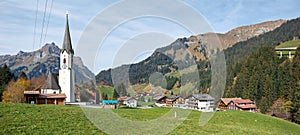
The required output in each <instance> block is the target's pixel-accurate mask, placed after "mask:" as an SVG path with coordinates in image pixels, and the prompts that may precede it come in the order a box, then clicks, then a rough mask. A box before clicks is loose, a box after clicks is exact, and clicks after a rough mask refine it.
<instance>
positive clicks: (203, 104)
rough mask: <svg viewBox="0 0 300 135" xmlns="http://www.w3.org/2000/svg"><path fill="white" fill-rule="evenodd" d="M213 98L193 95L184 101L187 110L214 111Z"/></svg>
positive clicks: (205, 95) (204, 95)
mask: <svg viewBox="0 0 300 135" xmlns="http://www.w3.org/2000/svg"><path fill="white" fill-rule="evenodd" d="M214 100H215V99H214V98H213V97H211V96H210V95H208V94H193V95H191V96H190V97H188V98H187V99H186V104H187V108H188V109H194V110H199V111H202V112H212V111H214Z"/></svg>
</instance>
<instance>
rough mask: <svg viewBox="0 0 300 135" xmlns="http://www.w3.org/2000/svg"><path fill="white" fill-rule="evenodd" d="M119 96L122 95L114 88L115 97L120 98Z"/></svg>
mask: <svg viewBox="0 0 300 135" xmlns="http://www.w3.org/2000/svg"><path fill="white" fill-rule="evenodd" d="M118 97H120V95H119V93H118V92H117V91H116V89H114V95H113V99H118Z"/></svg>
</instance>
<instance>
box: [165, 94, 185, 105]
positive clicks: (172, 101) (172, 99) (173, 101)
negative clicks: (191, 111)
mask: <svg viewBox="0 0 300 135" xmlns="http://www.w3.org/2000/svg"><path fill="white" fill-rule="evenodd" d="M181 104H185V99H184V98H182V97H180V96H177V95H171V96H169V97H168V98H166V106H167V107H175V106H176V107H178V106H180V105H181Z"/></svg>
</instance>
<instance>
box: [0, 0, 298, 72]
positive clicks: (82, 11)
mask: <svg viewBox="0 0 300 135" xmlns="http://www.w3.org/2000/svg"><path fill="white" fill-rule="evenodd" d="M52 2H53V3H52ZM134 2H135V3H134ZM143 2H144V3H147V2H145V1H143ZM155 2H157V1H155V0H154V1H152V3H151V4H152V5H151V4H150V5H149V4H148V5H149V7H151V6H153V7H157V8H152V9H145V8H147V4H145V5H143V3H142V2H137V1H130V2H127V1H126V0H125V1H112V0H84V1H83V0H47V8H46V12H45V21H44V29H43V30H42V25H43V24H42V22H43V16H44V9H45V4H46V0H38V10H37V11H38V12H37V21H36V27H35V17H36V7H37V6H36V4H37V0H26V1H20V0H2V1H0V17H1V19H0V55H5V54H11V55H12V54H16V53H17V52H18V51H20V50H22V51H33V50H37V49H39V48H40V47H41V46H43V45H44V44H45V43H51V42H54V43H55V44H57V45H58V46H61V43H62V40H63V34H64V27H65V13H66V11H67V10H68V12H69V14H70V15H69V16H70V18H69V20H70V31H71V36H72V43H73V48H74V49H75V55H79V56H81V55H82V56H81V57H82V58H83V61H84V63H85V64H86V65H87V66H88V67H89V68H90V69H91V70H92V71H93V72H94V73H98V72H99V71H100V70H103V69H108V68H110V67H115V66H118V65H121V64H125V63H132V62H137V61H139V60H141V59H143V58H145V57H147V56H149V55H150V54H151V53H152V52H153V51H154V50H155V48H158V47H162V46H166V45H168V44H170V43H171V42H172V41H174V40H175V39H176V38H179V37H189V36H190V35H191V34H201V33H203V32H208V31H212V32H219V33H225V32H227V31H229V30H230V29H233V28H235V27H238V26H243V25H249V24H255V23H260V22H263V21H271V20H277V19H293V18H297V17H299V16H300V9H299V5H300V1H299V0H272V1H266V0H185V1H175V0H174V1H172V2H171V3H170V1H168V0H167V1H163V2H159V3H155ZM167 2H169V3H167ZM51 3H52V4H53V5H52V10H51V14H50V17H49V13H50V7H51ZM175 3H177V4H175ZM178 3H179V4H178ZM135 4H136V6H135ZM180 4H181V5H182V6H180ZM115 5H117V8H116V6H115ZM187 7H189V9H191V10H189V9H187ZM192 10H193V11H195V12H197V13H198V14H199V15H200V16H202V17H203V18H201V19H202V21H205V24H209V26H210V27H209V28H207V29H206V27H207V26H206V25H205V24H202V23H201V22H197V21H196V20H197V19H193V17H195V16H194V14H193V13H191V12H193V11H192ZM127 11H128V12H127ZM142 11H147V12H148V11H149V12H151V13H153V14H161V16H151V15H152V14H149V15H148V14H147V12H142ZM136 12H139V13H143V14H145V15H144V16H138V17H136V18H133V17H131V18H129V19H127V20H126V21H124V19H126V18H124V17H126V16H127V17H130V15H136ZM101 17H102V18H101ZM172 17H174V18H172ZM176 17H177V18H183V19H182V20H179V21H178V20H176ZM119 18H123V21H122V20H121V19H119ZM198 18H199V17H198ZM118 19H119V20H120V21H122V22H121V23H118V24H117V23H116V24H117V25H112V24H114V23H113V22H114V21H115V20H118ZM95 20H98V22H97V21H95ZM173 20H175V21H173ZM99 21H100V22H99ZM48 22H49V23H48ZM183 24H184V25H183ZM94 25H97V27H91V26H94ZM47 26H48V27H47ZM187 26H190V27H187ZM198 26H199V29H197V28H198ZM110 27H111V28H112V29H107V31H109V34H106V35H101V34H100V35H99V37H100V38H99V39H95V40H100V39H102V40H101V41H97V42H95V43H96V44H95V45H93V47H90V48H89V47H88V45H86V46H84V45H83V44H85V43H86V44H89V43H92V42H90V41H89V42H84V40H82V39H84V38H82V37H83V36H84V34H85V32H86V31H88V30H89V28H91V29H93V28H97V29H96V30H97V31H98V32H99V31H100V32H99V33H101V30H102V29H103V30H104V31H105V30H106V28H110ZM34 28H36V29H35V31H36V32H35V35H34ZM42 31H43V35H42V36H41V33H42ZM46 31H47V33H46ZM93 36H95V35H93ZM103 36H105V37H103ZM81 40H82V41H81ZM83 46H84V47H83ZM137 46H138V47H137ZM86 48H88V49H86ZM85 49H86V50H91V52H94V53H91V54H90V55H89V51H85ZM83 55H84V56H83ZM89 58H92V60H91V59H89ZM120 59H122V60H120Z"/></svg>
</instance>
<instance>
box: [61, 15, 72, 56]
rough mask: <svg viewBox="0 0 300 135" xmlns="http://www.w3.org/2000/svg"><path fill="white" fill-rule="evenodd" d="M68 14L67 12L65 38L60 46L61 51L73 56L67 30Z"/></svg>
mask: <svg viewBox="0 0 300 135" xmlns="http://www.w3.org/2000/svg"><path fill="white" fill-rule="evenodd" d="M68 17H69V14H68V11H67V13H66V29H65V36H64V41H63V45H62V49H61V51H67V53H72V54H74V50H73V49H72V43H71V36H70V30H69V19H68Z"/></svg>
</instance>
